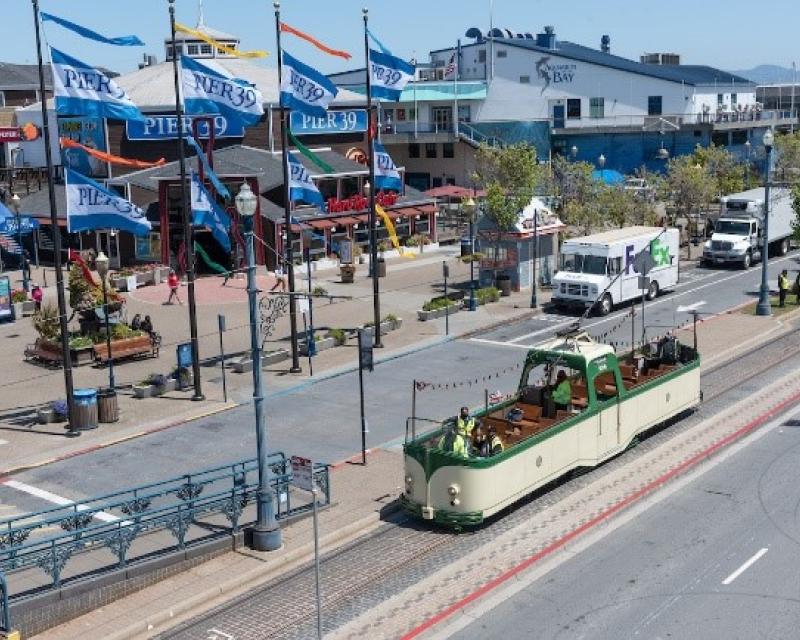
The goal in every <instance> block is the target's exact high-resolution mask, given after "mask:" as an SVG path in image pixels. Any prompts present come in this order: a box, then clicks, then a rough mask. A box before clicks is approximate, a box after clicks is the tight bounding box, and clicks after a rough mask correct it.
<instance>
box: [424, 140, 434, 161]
mask: <svg viewBox="0 0 800 640" xmlns="http://www.w3.org/2000/svg"><path fill="white" fill-rule="evenodd" d="M425 157H426V158H435V157H436V143H435V142H426V143H425Z"/></svg>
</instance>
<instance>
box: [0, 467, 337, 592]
mask: <svg viewBox="0 0 800 640" xmlns="http://www.w3.org/2000/svg"><path fill="white" fill-rule="evenodd" d="M268 462H269V464H270V466H271V467H272V471H273V474H274V476H273V485H272V486H273V489H274V491H275V496H276V501H277V505H276V513H277V517H278V519H280V520H286V519H288V518H292V517H295V516H298V515H300V514H302V513H305V512H308V511H311V509H312V507H313V503H311V502H308V503H304V504H295V503H294V497H293V491H291V488H290V483H291V481H292V473H291V462H290V461H289V460H287V459H286V456H285V455H284V454H283V453H274V454H271V455H270V457H269V458H268ZM314 476H315V480H316V482H317V486H318V487H319V489H320V491H319V494H318V495H321V497H322V498H323V500H322V501H318V504H319V505H321V506H327V505H329V504H330V483H329V476H328V466H327V465H325V464H316V465H315V466H314ZM257 490H258V465H257V461H256V460H255V459H252V460H243V461H240V462H234V463H232V464H228V465H224V466H220V467H214V468H211V469H206V470H204V471H200V472H198V473H192V474H185V475H182V476H178V477H175V478H171V479H169V480H165V481H162V482H156V483H152V484H147V485H141V486H138V487H134V488H132V489H129V490H126V491H119V492H115V493H111V494H106V495H103V496H100V497H97V498H93V499H90V500H86V501H83V502H81V503H75V504H70V505H67V506H60V507H54V508H51V509H45V510H43V511H37V512H33V513H27V514H25V515H21V516H15V517H12V518H6V519H2V520H0V571H4V572H5V573H6V574H9V575H13V574H14V573H17V572H20V571H23V570H28V569H32V568H38V569H41V570H42V571H44V572H45V573H46V574H47V576H49V578H50V585H49V586H50V587H52V588H57V587H59V586H60V585H61V583H62V573H63V571H64V568H65V567H66V565H67V563H68V562H69V561H70V560H71V559H72V558H73V557H75V556H77V555H78V554H80V553H83V552H87V551H94V550H97V549H101V548H105V549H108V550H110V551H111V552H112V554H113V557H114V558H115V559H116V561H115V562H112V563H110V564H109V563H106V565H105V566H103V567H100V568H97V567H96V566H93V569H92V572H91V575H94V574H96V573H97V571H104V570H105V571H110V570H113V569H116V568H121V567H125V566H126V565H127V564H128V562H129V560H130V558H129V551H130V548H131V545H132V544H133V542H134V541H135V540H136V539H137V538H140V537H141V536H143V535H144V534H152V533H156V532H159V531H162V532H163V531H168V532H169V533H170V534H171V537H172V538H174V540H175V544H174V545H173V546H164V547H163V548H161V549H159V550H158V551H156V552H155V553H158V552H159V551H160V552H168V551H170V550H173V549H174V547H177V548H178V549H184V548H185V547H186V545H187V534H188V533H189V529H190V527H191V526H192V525H197V526H198V527H201V528H202V532H203V533H204V534H207V535H222V534H232V533H237V532H238V531H239V530H240V528H241V517H242V513H243V511H244V509H245V507H246V506H247V505H249V504H255V498H256V492H257ZM213 515H222V516H224V518H225V520H227V522H228V523H229V527H224V526H223V527H219V526H209V523H205V522H203V523H201V522H200V521H199V520H200V518H207V517H208V516H213ZM54 529H56V530H57V529H61V530H62V531H63V533H61V532H59V533H53V530H54ZM206 537H207V536H206ZM152 556H153V551H152V550H150V551H149V552H148V554H147V557H152ZM87 575H88V574H87ZM80 578H81V576H80V575H77V576H71V577H70V580H77V579H80Z"/></svg>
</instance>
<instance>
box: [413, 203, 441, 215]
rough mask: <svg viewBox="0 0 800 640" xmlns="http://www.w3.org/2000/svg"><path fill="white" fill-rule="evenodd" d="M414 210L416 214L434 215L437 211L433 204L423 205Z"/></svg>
mask: <svg viewBox="0 0 800 640" xmlns="http://www.w3.org/2000/svg"><path fill="white" fill-rule="evenodd" d="M414 208H415V209H416V210H417V212H418V213H436V212H437V211H438V210H439V209H438V208H437V206H436V205H435V204H423V205H421V206H419V207H414Z"/></svg>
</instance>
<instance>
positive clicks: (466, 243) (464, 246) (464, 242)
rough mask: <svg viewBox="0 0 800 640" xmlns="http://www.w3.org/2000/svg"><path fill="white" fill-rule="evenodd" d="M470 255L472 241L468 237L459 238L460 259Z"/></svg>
mask: <svg viewBox="0 0 800 640" xmlns="http://www.w3.org/2000/svg"><path fill="white" fill-rule="evenodd" d="M471 255H472V239H471V238H470V237H469V236H462V238H461V257H462V258H463V257H464V256H471Z"/></svg>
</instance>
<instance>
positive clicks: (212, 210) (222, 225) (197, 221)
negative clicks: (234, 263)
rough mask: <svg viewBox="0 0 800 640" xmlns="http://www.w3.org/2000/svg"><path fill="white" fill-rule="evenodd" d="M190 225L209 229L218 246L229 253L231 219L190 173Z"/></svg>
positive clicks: (195, 175)
mask: <svg viewBox="0 0 800 640" xmlns="http://www.w3.org/2000/svg"><path fill="white" fill-rule="evenodd" d="M192 224H193V225H194V226H195V227H207V228H208V229H210V231H211V235H212V236H214V239H215V240H216V241H217V242H219V244H220V246H222V248H223V249H225V251H228V252H230V250H231V239H230V237H229V236H228V229H230V226H231V218H230V216H229V215H228V214H227V213H226V212H225V211H224V210H223V208H222V207H220V206H219V205H218V204H217V203H216V201H215V200H214V199H213V198H212V197H211V194H210V193H209V192H208V191H207V190H206V188H205V187H204V186H203V184H202V183H201V182H200V178H199V177H198V175H197V174H196V173H192Z"/></svg>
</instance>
